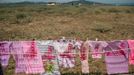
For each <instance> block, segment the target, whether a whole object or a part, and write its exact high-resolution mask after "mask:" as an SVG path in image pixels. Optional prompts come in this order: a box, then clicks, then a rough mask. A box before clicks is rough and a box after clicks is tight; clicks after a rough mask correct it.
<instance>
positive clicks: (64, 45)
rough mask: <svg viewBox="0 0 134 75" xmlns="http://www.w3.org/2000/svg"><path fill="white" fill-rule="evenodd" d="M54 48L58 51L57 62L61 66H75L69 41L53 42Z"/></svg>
mask: <svg viewBox="0 0 134 75" xmlns="http://www.w3.org/2000/svg"><path fill="white" fill-rule="evenodd" d="M54 48H55V49H56V50H57V52H58V62H59V65H60V66H61V67H64V68H72V67H74V66H75V59H74V54H72V53H73V52H74V51H73V45H72V44H71V43H69V42H57V41H56V42H55V43H54Z"/></svg>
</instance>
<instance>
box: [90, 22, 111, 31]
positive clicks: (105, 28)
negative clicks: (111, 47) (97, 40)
mask: <svg viewBox="0 0 134 75" xmlns="http://www.w3.org/2000/svg"><path fill="white" fill-rule="evenodd" d="M91 29H92V30H94V31H97V32H100V33H106V32H109V31H111V30H112V27H111V26H109V25H105V24H96V25H95V26H94V27H92V28H91Z"/></svg>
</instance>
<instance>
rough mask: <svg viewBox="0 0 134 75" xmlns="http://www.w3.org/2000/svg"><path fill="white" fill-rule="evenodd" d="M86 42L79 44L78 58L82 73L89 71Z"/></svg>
mask: <svg viewBox="0 0 134 75" xmlns="http://www.w3.org/2000/svg"><path fill="white" fill-rule="evenodd" d="M88 49H89V48H88V43H87V42H85V43H84V44H82V45H81V50H80V59H81V68H82V73H85V74H86V73H89V65H88Z"/></svg>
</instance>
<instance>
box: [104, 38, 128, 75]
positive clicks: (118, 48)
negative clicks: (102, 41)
mask: <svg viewBox="0 0 134 75" xmlns="http://www.w3.org/2000/svg"><path fill="white" fill-rule="evenodd" d="M127 49H128V44H127V42H126V41H113V42H110V43H109V44H108V46H107V47H106V48H105V51H108V52H106V53H105V62H106V67H107V73H108V74H116V73H128V50H127Z"/></svg>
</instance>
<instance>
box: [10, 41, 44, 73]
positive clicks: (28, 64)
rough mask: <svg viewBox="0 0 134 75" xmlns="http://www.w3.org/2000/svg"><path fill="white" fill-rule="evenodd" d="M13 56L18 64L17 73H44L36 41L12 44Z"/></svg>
mask: <svg viewBox="0 0 134 75" xmlns="http://www.w3.org/2000/svg"><path fill="white" fill-rule="evenodd" d="M12 54H13V56H14V59H15V62H16V70H15V72H16V73H20V72H25V73H26V74H38V73H40V74H41V73H43V72H44V68H43V62H42V59H41V55H40V52H39V50H38V49H37V47H36V44H35V41H15V42H13V44H12Z"/></svg>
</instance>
